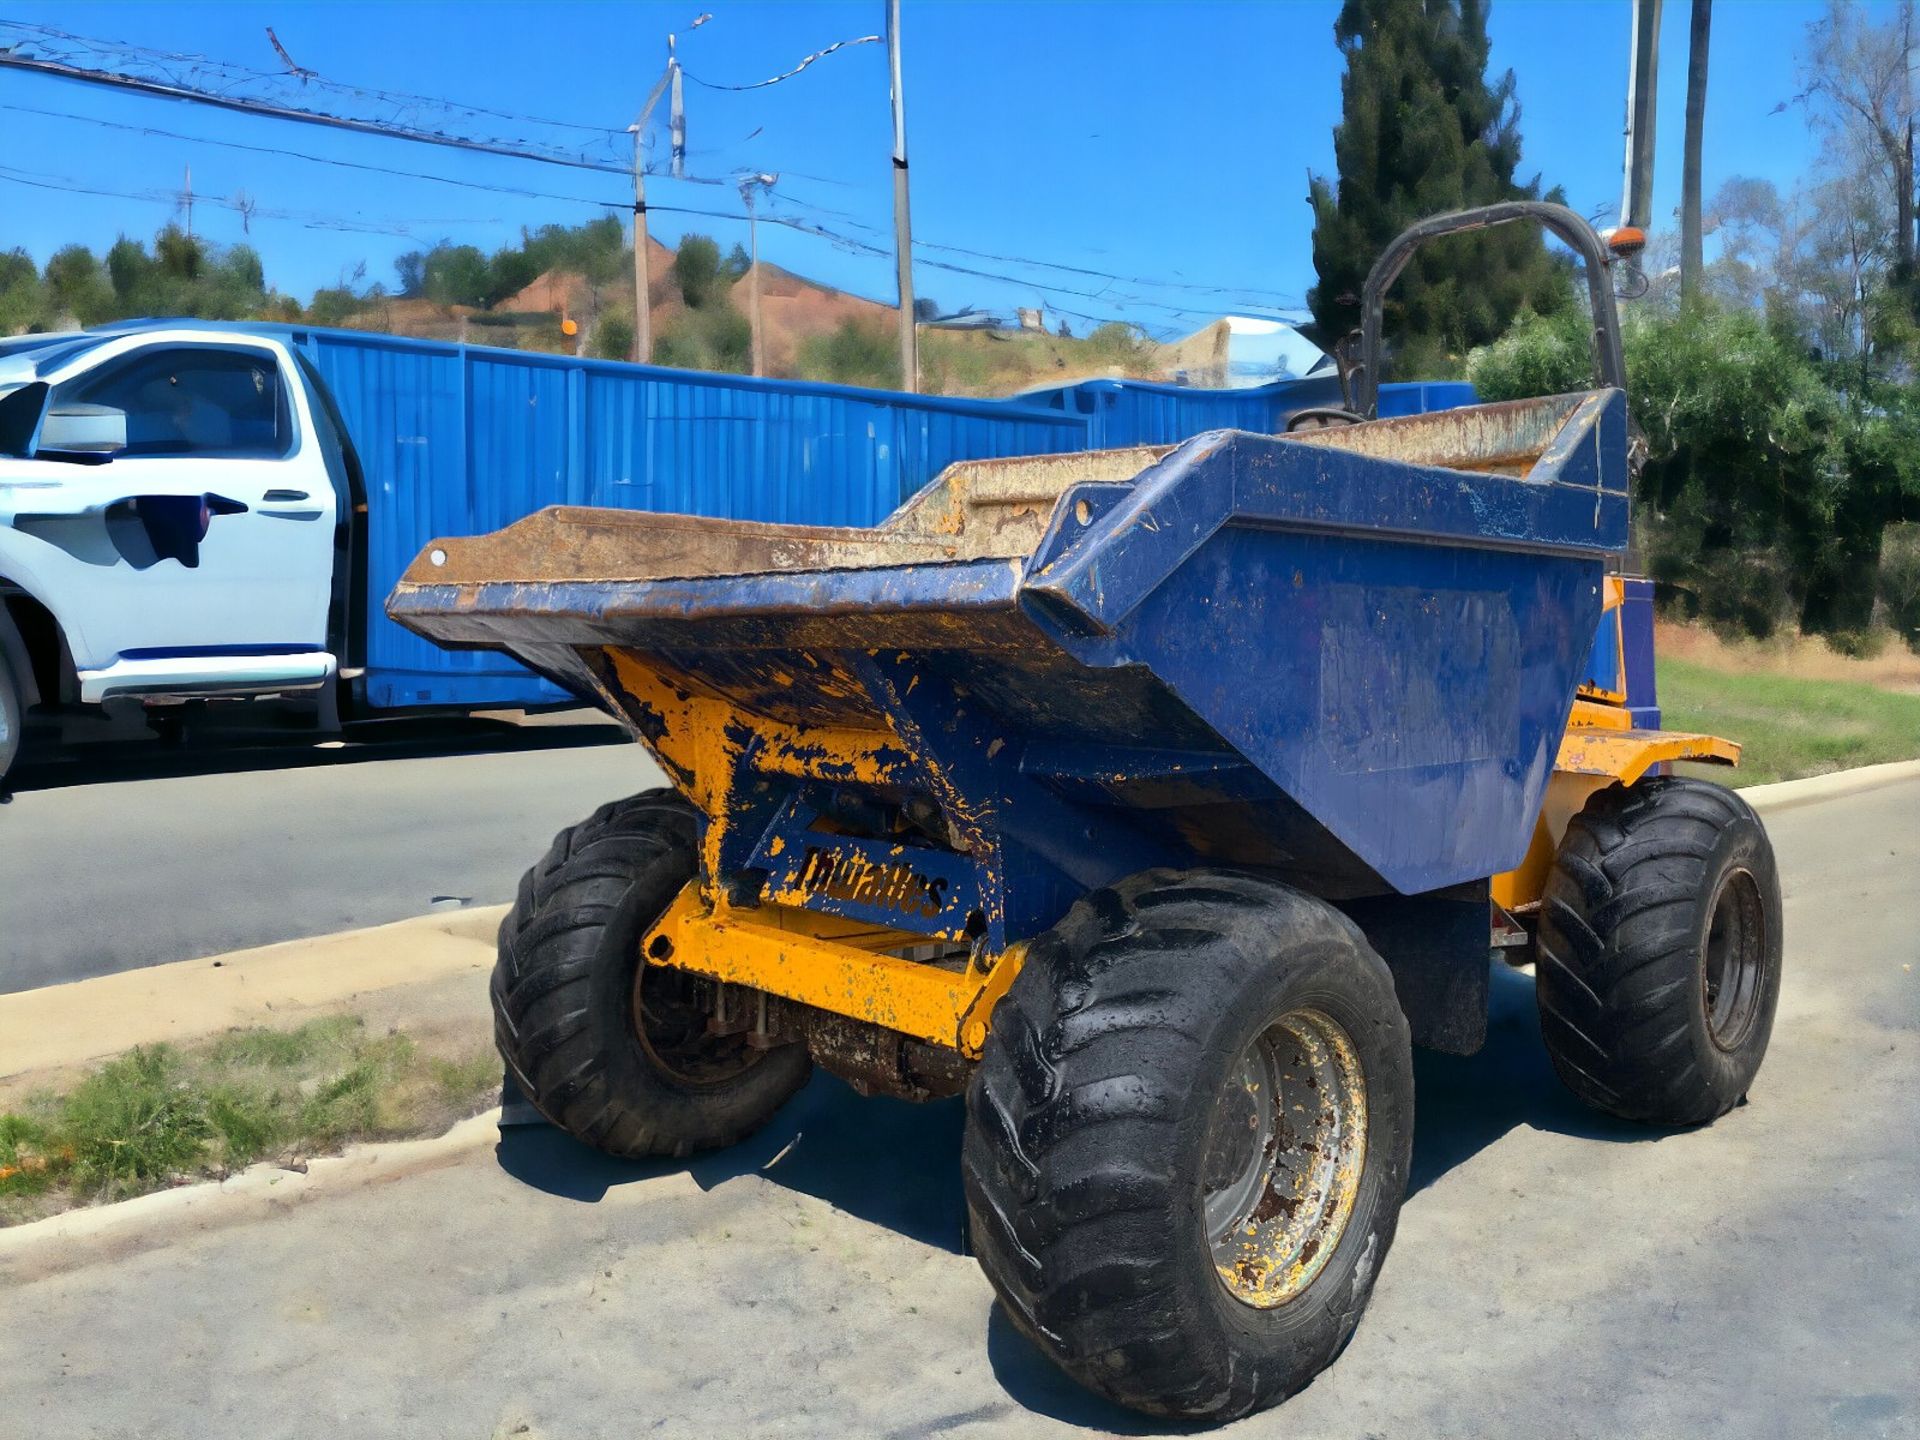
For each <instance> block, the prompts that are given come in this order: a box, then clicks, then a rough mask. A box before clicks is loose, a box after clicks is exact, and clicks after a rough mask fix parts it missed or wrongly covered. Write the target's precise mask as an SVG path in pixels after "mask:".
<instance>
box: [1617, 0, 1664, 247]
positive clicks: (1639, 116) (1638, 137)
mask: <svg viewBox="0 0 1920 1440" xmlns="http://www.w3.org/2000/svg"><path fill="white" fill-rule="evenodd" d="M1631 65H1632V68H1631V69H1630V70H1629V71H1628V72H1627V166H1626V176H1625V179H1624V182H1623V183H1622V185H1621V189H1620V223H1621V224H1622V225H1629V226H1632V227H1633V228H1635V229H1637V230H1645V229H1646V228H1647V227H1648V225H1649V224H1650V223H1651V222H1652V219H1653V216H1652V215H1651V213H1649V212H1651V211H1652V209H1653V134H1654V121H1655V107H1654V101H1655V100H1656V99H1657V98H1658V92H1659V88H1660V87H1659V83H1658V81H1659V73H1660V0H1633V56H1632V61H1631Z"/></svg>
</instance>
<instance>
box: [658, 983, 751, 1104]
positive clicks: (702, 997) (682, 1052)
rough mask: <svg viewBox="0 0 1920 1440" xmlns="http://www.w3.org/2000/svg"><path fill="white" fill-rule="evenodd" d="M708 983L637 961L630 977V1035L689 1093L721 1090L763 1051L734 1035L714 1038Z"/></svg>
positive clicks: (742, 1072) (664, 1072)
mask: <svg viewBox="0 0 1920 1440" xmlns="http://www.w3.org/2000/svg"><path fill="white" fill-rule="evenodd" d="M712 1011H713V1001H712V994H711V987H710V986H709V985H708V982H706V981H703V980H700V979H699V978H697V977H695V976H691V975H688V974H687V973H686V972H685V971H683V970H672V969H668V968H666V967H664V966H660V965H648V964H646V963H645V962H642V963H641V965H640V968H639V970H638V972H637V973H636V974H635V975H634V978H633V1021H634V1025H633V1028H634V1034H635V1035H636V1036H638V1037H639V1040H640V1046H641V1048H642V1049H643V1050H645V1051H646V1052H647V1056H648V1058H649V1059H651V1060H652V1061H653V1063H654V1065H655V1066H656V1067H657V1068H658V1069H659V1070H660V1071H661V1073H663V1074H665V1075H668V1076H670V1077H671V1078H672V1079H674V1080H677V1081H678V1082H679V1083H680V1084H682V1085H685V1086H687V1087H688V1088H690V1089H696V1090H697V1089H704V1088H706V1087H708V1086H712V1085H721V1084H724V1083H726V1082H727V1081H729V1080H732V1079H733V1078H735V1077H736V1076H738V1075H741V1074H744V1073H745V1072H746V1071H748V1070H751V1069H752V1068H753V1067H754V1066H755V1065H757V1064H759V1063H760V1061H761V1060H762V1059H763V1058H765V1055H766V1052H765V1051H763V1050H756V1049H754V1048H753V1047H752V1046H751V1045H749V1044H747V1040H746V1036H745V1035H740V1034H718V1035H716V1034H714V1033H713V1032H712V1028H711V1027H710V1026H709V1025H708V1024H707V1019H708V1017H709V1016H710V1015H711V1014H712Z"/></svg>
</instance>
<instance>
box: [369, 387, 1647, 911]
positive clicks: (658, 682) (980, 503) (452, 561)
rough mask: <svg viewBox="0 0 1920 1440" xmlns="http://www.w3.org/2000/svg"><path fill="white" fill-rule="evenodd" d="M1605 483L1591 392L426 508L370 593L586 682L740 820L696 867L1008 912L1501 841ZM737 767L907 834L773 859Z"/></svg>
mask: <svg viewBox="0 0 1920 1440" xmlns="http://www.w3.org/2000/svg"><path fill="white" fill-rule="evenodd" d="M1626 483H1627V474H1626V414H1625V402H1624V397H1623V396H1622V395H1621V394H1620V392H1618V391H1616V390H1602V391H1595V392H1591V393H1585V394H1577V395H1566V396H1559V397H1554V398H1550V399H1545V400H1531V401H1521V402H1515V403H1512V404H1507V405H1493V406H1482V407H1478V408H1474V409H1465V410H1454V411H1447V412H1443V413H1439V414H1433V415H1424V416H1416V417H1409V418H1405V419H1394V420H1384V421H1376V422H1373V423H1370V424H1364V425H1354V426H1349V427H1345V428H1334V429H1328V430H1322V431H1318V432H1312V433H1309V434H1302V435H1299V436H1292V437H1274V436H1262V435H1252V434H1247V433H1243V432H1235V431H1215V432H1211V433H1209V434H1205V435H1201V436H1198V437H1196V438H1195V439H1192V440H1190V441H1187V442H1186V443H1185V444H1182V445H1180V446H1177V447H1172V448H1162V447H1150V448H1138V449H1132V450H1113V451H1102V452H1094V453H1089V454H1076V455H1063V456H1049V457H1040V458H1031V459H1017V460H989V461H971V462H966V463H963V464H959V465H955V466H952V467H950V468H949V469H948V470H947V471H946V472H945V473H944V474H942V476H941V477H940V479H939V480H938V481H936V482H935V483H934V484H933V485H931V486H929V487H928V488H927V489H926V490H924V491H922V492H921V493H920V494H919V495H917V496H915V497H914V498H913V499H912V500H911V501H909V502H908V503H907V504H906V505H904V506H902V507H901V508H900V509H899V510H898V511H896V512H895V513H894V514H893V515H892V516H890V517H889V518H888V519H887V520H886V521H885V522H884V523H883V524H881V525H879V526H876V527H873V528H871V529H850V528H830V527H810V526H794V525H767V524H757V523H751V522H745V521H734V520H720V519H705V518H695V517H690V516H673V515H647V514H638V513H633V512H627V511H608V510H581V509H553V510H546V511H542V512H540V513H539V514H537V515H534V516H532V517H529V518H528V519H526V520H523V521H521V522H519V523H518V524H516V525H513V526H510V527H508V528H507V529H505V530H502V531H499V532H497V533H495V534H492V535H483V536H477V537H473V538H469V539H447V540H439V541H435V542H434V543H433V544H432V545H431V546H429V547H428V549H427V550H426V551H425V552H423V553H422V555H421V556H420V557H419V558H418V559H417V560H416V561H415V562H414V564H413V565H412V566H411V567H410V568H409V569H408V571H407V573H406V575H405V577H404V578H403V579H402V580H401V582H400V584H399V585H398V587H397V588H396V589H395V591H394V593H393V596H392V597H391V599H390V600H389V602H388V612H389V613H390V614H391V615H392V616H393V617H394V618H395V619H396V620H398V621H399V622H400V623H401V624H403V625H406V626H408V627H409V628H411V629H413V630H416V631H418V632H419V633H421V634H423V635H427V636H429V637H431V638H433V639H436V640H438V641H440V642H441V643H443V644H449V645H459V646H489V647H494V648H499V649H503V650H507V651H509V652H510V653H512V654H514V655H515V656H517V657H518V658H520V659H522V660H523V661H525V662H527V663H528V664H530V665H532V666H533V667H534V668H536V669H538V670H541V671H542V672H543V673H546V674H548V675H551V676H553V677H555V678H556V679H559V680H561V681H562V682H563V683H566V684H569V685H570V686H572V687H573V688H574V689H575V690H576V691H578V692H580V693H583V694H592V695H594V696H596V697H597V698H598V699H599V700H600V701H601V702H602V703H603V704H605V705H607V706H608V707H609V708H611V709H612V710H614V711H615V713H617V714H619V715H620V716H622V718H624V719H625V720H626V721H627V722H628V724H629V725H630V726H631V727H632V728H633V730H634V732H635V733H636V734H637V735H638V736H640V737H641V738H642V739H644V740H645V741H646V743H648V744H649V745H650V746H651V747H652V748H653V749H654V751H655V752H656V754H658V755H659V756H660V758H661V761H662V763H663V765H664V766H665V767H666V769H667V770H668V772H669V773H670V774H672V775H674V776H675V778H676V781H677V782H678V783H680V784H681V785H682V786H683V788H685V789H686V790H687V793H688V794H689V795H690V796H692V797H693V798H694V799H695V800H696V802H697V803H700V804H702V806H703V808H706V809H707V812H708V814H709V815H710V816H713V817H715V818H716V819H721V820H723V821H724V823H723V824H722V826H721V828H722V829H723V830H727V831H729V832H731V831H732V830H733V829H735V828H738V827H740V826H747V827H748V828H751V827H752V826H759V827H760V828H759V829H758V830H755V832H754V835H753V836H751V837H748V838H746V839H742V840H740V842H739V845H740V847H743V848H740V849H739V850H738V853H735V852H734V851H732V850H729V849H728V845H727V844H722V843H720V842H716V841H714V840H712V838H711V837H710V838H709V842H708V854H707V857H706V859H707V862H708V865H709V870H710V873H711V874H712V875H715V876H720V875H723V874H725V873H727V872H728V870H729V867H730V866H733V865H740V866H746V867H747V868H749V869H751V870H753V871H754V873H756V874H759V873H763V872H769V871H770V872H772V874H773V882H772V883H775V884H779V885H784V886H786V887H787V889H786V890H785V891H783V892H782V893H783V894H790V895H791V896H793V897H794V899H795V903H801V904H805V905H808V906H813V905H815V904H816V899H814V898H808V895H807V893H806V892H807V884H808V882H807V879H806V877H807V875H809V874H812V875H831V876H835V877H839V879H837V880H836V881H835V883H834V884H833V885H829V886H826V887H825V888H826V889H828V890H837V891H840V892H846V893H840V894H837V895H833V896H828V897H825V898H818V899H817V903H818V904H819V905H820V907H821V908H828V909H831V908H832V906H830V905H829V904H828V900H829V899H831V900H832V902H833V903H834V904H837V905H839V906H840V907H841V910H840V913H845V914H847V915H849V916H850V917H851V918H856V919H861V920H867V921H873V922H875V923H885V924H889V925H893V926H895V927H896V928H905V929H914V928H915V927H916V925H917V926H918V927H919V929H918V933H926V934H938V935H942V936H949V935H952V934H954V933H956V932H957V931H959V930H960V929H961V928H963V922H965V923H966V924H974V923H979V924H985V925H986V926H987V927H988V928H989V929H990V930H992V931H993V932H994V933H995V937H996V940H997V941H1004V940H1005V939H1007V938H1018V937H1019V936H1022V935H1026V934H1031V933H1033V930H1034V929H1035V928H1038V925H1037V924H1035V923H1032V922H1035V921H1037V920H1039V919H1041V918H1044V920H1045V921H1047V922H1050V921H1051V920H1052V919H1053V918H1054V917H1055V916H1057V915H1058V914H1059V913H1060V911H1061V910H1062V909H1063V908H1064V904H1063V903H1062V897H1063V896H1064V897H1067V898H1069V899H1070V898H1071V897H1072V896H1074V895H1077V894H1079V893H1083V892H1084V889H1085V888H1086V887H1087V886H1088V885H1090V884H1097V883H1104V881H1105V880H1107V879H1111V878H1116V877H1117V875H1118V874H1124V873H1127V870H1128V869H1138V868H1140V867H1141V865H1142V864H1158V863H1167V864H1189V865H1190V864H1194V863H1201V862H1204V861H1207V860H1217V861H1225V862H1228V863H1240V864H1258V865H1263V866H1267V867H1270V868H1273V869H1275V870H1277V871H1279V872H1281V873H1283V874H1288V875H1292V876H1295V877H1297V878H1298V879H1299V880H1300V881H1301V882H1302V883H1309V884H1311V885H1312V886H1313V887H1314V888H1316V889H1317V890H1319V891H1321V892H1322V893H1331V892H1339V893H1349V894H1351V893H1367V892H1369V891H1380V890H1400V891H1404V892H1408V893H1411V892H1415V891H1424V890H1430V889H1434V888H1436V887H1439V886H1443V885H1449V884H1453V883H1457V882H1459V881H1462V880H1467V879H1474V878H1484V877H1485V876H1487V875H1490V874H1495V873H1498V872H1500V871H1502V870H1505V869H1509V868H1511V867H1512V866H1513V865H1515V864H1517V863H1518V862H1519V860H1520V858H1521V856H1522V854H1523V853H1524V851H1525V849H1526V844H1527V840H1528V838H1529V835H1530V830H1531V825H1532V820H1533V817H1534V815H1535V813H1537V811H1538V810H1539V806H1540V798H1541V792H1542V789H1543V787H1544V784H1545V781H1546V776H1547V773H1548V771H1549V770H1550V769H1551V767H1552V763H1553V755H1554V751H1555V748H1556V747H1557V745H1558V744H1559V740H1560V735H1561V731H1562V730H1563V728H1564V726H1565V724H1566V720H1567V714H1568V707H1569V705H1570V704H1571V701H1572V698H1573V694H1574V689H1575V685H1576V681H1577V676H1578V674H1579V667H1580V663H1581V661H1582V659H1583V658H1584V655H1585V652H1586V650H1587V649H1588V647H1589V645H1590V644H1591V641H1592V636H1593V633H1594V628H1595V624H1596V622H1597V620H1598V617H1599V613H1600V584H1599V581H1600V576H1601V572H1602V569H1603V564H1604V561H1605V559H1606V557H1607V556H1608V555H1609V554H1610V553H1612V552H1616V551H1618V550H1620V549H1622V548H1624V545H1625V542H1626V516H1627V497H1626ZM720 772H725V777H724V778H723V777H722V776H721V774H720ZM756 777H757V778H756ZM767 777H778V783H777V784H773V782H771V781H769V780H768V779H767ZM748 780H752V781H753V785H752V786H748V787H747V788H748V789H751V790H752V793H753V794H755V795H762V794H764V793H773V794H775V795H777V796H778V797H783V798H781V799H779V801H778V804H785V805H788V806H789V811H788V812H783V813H787V815H788V822H787V823H788V825H789V830H788V832H787V834H786V837H785V838H786V839H788V840H796V841H799V842H801V843H800V844H799V846H798V848H800V849H802V850H804V849H806V848H808V842H806V840H805V837H806V836H808V835H819V834H823V833H835V834H841V833H843V832H844V833H846V834H850V835H853V836H856V837H857V836H858V835H859V833H860V830H859V826H860V824H862V823H866V822H864V821H858V820H852V819H848V818H846V817H845V816H844V815H838V817H837V818H836V815H837V812H836V814H835V815H830V814H829V813H828V811H829V807H830V806H839V807H840V808H841V810H843V811H846V812H847V813H848V814H852V812H853V811H854V810H858V809H859V807H860V806H861V805H863V804H864V805H867V807H868V808H867V809H866V810H864V811H861V812H860V813H862V814H866V815H868V816H869V817H871V816H872V815H875V814H881V813H883V812H884V814H888V815H896V816H897V815H906V814H909V813H911V815H912V816H914V817H915V818H914V819H913V821H912V824H913V826H914V827H916V832H915V833H916V835H917V837H918V839H917V840H916V842H915V843H916V844H919V845H920V846H921V847H922V848H921V850H919V851H916V852H915V853H913V854H909V855H907V856H906V858H905V859H904V860H903V859H901V858H900V857H899V856H898V855H889V854H883V853H878V852H876V853H875V854H874V855H871V856H866V857H864V858H860V864H861V865H862V866H865V867H866V868H864V869H858V870H857V873H859V874H861V875H866V876H869V877H878V878H872V879H870V880H868V881H862V882H860V883H859V884H854V883H852V882H849V881H847V880H846V878H845V877H847V876H849V875H852V874H855V873H856V870H852V869H848V868H846V867H847V866H848V865H851V864H852V863H853V859H851V858H849V856H848V854H847V853H846V852H847V851H848V846H847V845H844V844H837V843H836V845H834V846H830V847H825V848H824V849H823V848H822V847H820V846H817V845H816V846H813V847H812V848H813V849H814V850H815V851H816V852H818V853H817V854H816V855H815V857H814V859H813V860H812V861H811V862H809V863H810V864H811V866H812V868H811V869H810V870H803V869H800V868H794V869H793V870H792V872H791V873H788V871H787V870H786V869H784V868H783V865H784V862H781V863H775V862H774V861H773V860H772V859H771V858H770V856H769V855H767V854H756V852H755V851H754V849H753V846H754V845H755V844H758V843H760V842H761V841H762V840H764V839H766V837H767V835H769V834H771V832H770V831H768V830H767V828H766V827H767V826H769V825H774V824H775V820H776V818H777V817H774V816H771V815H762V814H760V813H759V812H757V811H756V812H755V813H754V814H753V815H752V816H748V815H746V814H745V813H744V812H740V813H732V812H728V813H726V814H725V815H723V814H722V812H727V811H728V807H729V806H731V805H736V802H737V803H738V804H745V802H744V801H738V796H739V795H740V794H741V793H744V791H743V788H742V787H743V786H745V785H746V781H748ZM767 784H773V789H772V791H771V792H767V791H766V790H765V786H766V785H767ZM829 789H831V791H832V793H831V794H829V793H828V790H829ZM861 796H865V799H864V800H862V799H861V798H860V797H861ZM729 797H733V798H729ZM755 803H756V804H758V803H760V802H758V801H756V802H755ZM778 804H776V806H775V808H776V809H777V808H778ZM803 812H804V816H805V817H807V818H805V819H804V821H802V820H801V819H797V818H796V817H799V816H801V815H802V814H803ZM876 823H877V822H876ZM887 823H889V824H893V823H898V824H905V823H907V822H906V821H897V822H893V821H890V822H887ZM796 826H797V827H798V828H794V827H796ZM776 828H777V826H776ZM882 829H884V826H883V827H882ZM728 843H732V842H728ZM928 846H931V847H932V848H931V849H928V848H927V847H928ZM895 848H896V849H898V846H896V847H895ZM828 851H831V854H830V855H828ZM936 851H937V852H938V853H935V852H936ZM823 855H825V856H827V858H825V859H822V858H821V856H823ZM942 857H944V858H942ZM854 858H859V857H854ZM949 861H951V862H952V864H949V863H948V862H949ZM909 862H911V863H909ZM794 863H795V866H796V867H797V866H798V863H799V862H797V861H796V862H794ZM915 866H918V867H919V868H917V869H916V868H914V867H915ZM955 866H957V867H958V868H957V869H956V868H954V867H955ZM889 867H891V868H889ZM903 867H904V868H903ZM943 867H944V868H943ZM1115 867H1126V868H1124V869H1118V870H1116V869H1115ZM936 882H938V883H936ZM949 882H950V883H949ZM874 887H878V893H879V894H880V898H881V899H882V900H883V901H885V903H886V904H888V905H891V904H894V901H895V900H898V899H899V897H900V896H907V895H915V896H919V895H922V894H925V895H927V896H930V897H931V896H936V895H940V896H953V895H961V894H965V895H970V896H973V897H975V898H976V899H977V900H978V901H979V903H971V902H970V903H969V904H967V905H966V906H964V907H962V908H959V909H954V908H953V907H951V906H949V905H947V904H946V903H945V902H944V901H941V902H940V903H938V904H936V903H935V900H934V899H931V898H930V899H927V900H926V901H925V905H926V906H927V907H929V908H930V909H931V910H937V911H938V912H939V915H938V917H937V918H930V919H928V920H927V921H926V923H925V924H924V925H920V924H919V922H918V921H917V920H916V921H915V922H914V923H913V924H904V923H903V922H902V920H901V915H900V914H899V913H896V911H897V909H898V906H895V909H894V910H887V909H886V908H885V906H884V905H883V906H881V907H880V908H879V909H872V911H871V913H862V912H861V910H860V906H859V899H860V896H861V895H863V894H864V893H865V890H866V889H869V888H874ZM943 887H944V888H943ZM896 891H897V892H898V894H897V895H896V894H895V892H896ZM849 894H851V895H852V897H853V898H851V899H849ZM1022 894H1025V895H1026V897H1027V898H1026V899H1024V900H1023V899H1022V898H1020V897H1021V895H1022ZM900 903H902V904H904V903H906V902H905V901H901V902H900ZM913 904H914V905H915V906H919V905H920V904H921V902H920V901H917V900H916V901H914V902H913ZM870 909H871V907H870Z"/></svg>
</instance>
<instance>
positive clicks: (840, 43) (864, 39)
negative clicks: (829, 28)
mask: <svg viewBox="0 0 1920 1440" xmlns="http://www.w3.org/2000/svg"><path fill="white" fill-rule="evenodd" d="M881 38H882V37H881V36H878V35H862V36H859V37H858V38H857V39H853V40H836V41H834V42H833V44H831V45H829V46H827V48H826V49H824V50H816V51H814V52H813V54H811V55H809V56H807V58H806V59H804V60H802V61H801V62H800V63H799V64H798V65H796V66H794V67H793V68H792V69H791V70H788V71H785V72H784V73H782V74H779V75H775V76H773V77H772V78H771V79H767V80H755V81H753V82H752V83H751V84H748V85H721V84H717V83H716V82H714V81H712V80H702V79H701V78H700V77H699V76H698V75H696V74H694V73H693V72H692V71H691V70H689V69H687V67H686V66H684V65H682V66H681V67H680V73H681V74H682V75H684V76H686V77H687V79H689V80H691V81H693V83H694V84H696V85H704V86H705V87H706V88H707V89H709V90H735V91H739V90H764V89H766V88H767V86H769V85H778V84H779V83H780V82H781V81H782V80H791V79H792V78H793V77H794V76H796V75H798V74H799V73H800V72H801V71H802V70H804V69H806V68H807V67H808V66H809V65H811V64H813V62H814V61H816V60H824V59H826V58H827V56H829V55H831V54H833V52H834V51H836V50H845V49H847V48H848V47H849V46H853V45H877V44H879V43H880V40H881Z"/></svg>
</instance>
